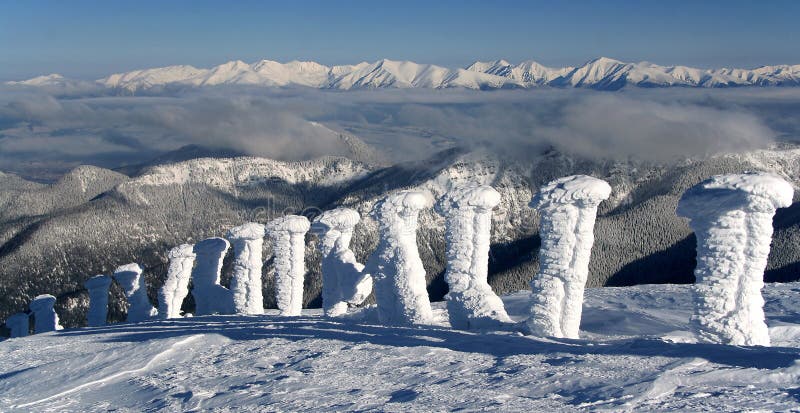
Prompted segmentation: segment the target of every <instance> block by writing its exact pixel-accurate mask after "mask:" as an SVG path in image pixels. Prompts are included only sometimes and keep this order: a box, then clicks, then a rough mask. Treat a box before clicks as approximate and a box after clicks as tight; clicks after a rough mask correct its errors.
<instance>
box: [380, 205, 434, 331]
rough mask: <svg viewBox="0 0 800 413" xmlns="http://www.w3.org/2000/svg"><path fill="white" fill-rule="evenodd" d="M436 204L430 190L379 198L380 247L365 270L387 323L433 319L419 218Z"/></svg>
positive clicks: (382, 319)
mask: <svg viewBox="0 0 800 413" xmlns="http://www.w3.org/2000/svg"><path fill="white" fill-rule="evenodd" d="M431 204H432V199H431V196H430V194H429V193H428V192H422V191H401V192H397V193H395V194H392V195H389V196H388V197H386V198H384V199H383V200H382V201H380V202H378V203H377V204H376V205H375V207H374V209H373V214H374V215H375V217H376V219H377V220H378V225H379V227H380V237H381V238H380V242H379V243H378V248H377V249H376V250H375V252H374V253H373V254H372V256H370V259H369V262H367V267H366V268H365V271H366V272H367V273H369V274H372V278H373V281H374V286H375V299H376V301H377V303H378V317H379V318H380V320H381V322H382V323H384V324H399V325H402V324H426V323H430V322H432V320H433V312H432V310H431V303H430V300H429V299H428V291H427V289H426V282H425V268H424V267H423V266H422V260H421V259H420V257H419V251H418V250H417V226H418V223H417V218H418V216H419V212H420V211H421V210H422V209H424V208H429V207H430V206H431Z"/></svg>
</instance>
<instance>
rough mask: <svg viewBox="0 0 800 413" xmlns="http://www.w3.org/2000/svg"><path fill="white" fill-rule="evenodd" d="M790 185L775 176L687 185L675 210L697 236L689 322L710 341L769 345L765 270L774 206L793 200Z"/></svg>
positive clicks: (731, 177)
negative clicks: (691, 313) (765, 303)
mask: <svg viewBox="0 0 800 413" xmlns="http://www.w3.org/2000/svg"><path fill="white" fill-rule="evenodd" d="M793 194H794V190H793V189H792V186H791V185H790V184H789V183H788V182H786V181H785V180H783V179H782V178H780V177H779V176H777V175H773V174H769V173H746V174H739V175H716V176H713V177H711V178H709V179H707V180H705V181H703V182H701V183H699V184H697V185H695V186H694V187H692V188H689V189H688V190H687V191H686V192H685V193H684V194H683V197H682V198H681V200H680V202H679V203H678V208H677V214H678V215H679V216H682V217H685V218H689V220H690V221H689V225H690V226H691V227H692V229H693V230H694V232H695V235H696V236H697V266H696V267H695V270H694V274H695V278H696V281H695V286H694V303H695V312H694V315H693V317H692V323H693V326H694V329H695V332H696V333H697V334H698V336H699V337H700V338H702V339H704V340H706V341H709V342H713V343H723V344H732V345H761V346H768V345H770V338H769V333H768V331H767V325H766V324H765V322H764V310H763V307H764V299H763V298H762V296H761V288H762V287H763V286H764V268H765V267H766V265H767V256H768V255H769V250H770V242H771V240H772V217H773V215H775V210H776V209H777V208H786V207H788V206H790V205H791V204H792V196H793Z"/></svg>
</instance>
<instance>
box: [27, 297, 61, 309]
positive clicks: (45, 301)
mask: <svg viewBox="0 0 800 413" xmlns="http://www.w3.org/2000/svg"><path fill="white" fill-rule="evenodd" d="M55 304H56V297H54V296H52V295H50V294H42V295H37V296H36V297H35V298H34V299H33V301H31V304H30V306H29V307H30V309H31V311H33V312H34V313H37V312H39V311H43V310H48V309H51V308H53V306H54V305H55Z"/></svg>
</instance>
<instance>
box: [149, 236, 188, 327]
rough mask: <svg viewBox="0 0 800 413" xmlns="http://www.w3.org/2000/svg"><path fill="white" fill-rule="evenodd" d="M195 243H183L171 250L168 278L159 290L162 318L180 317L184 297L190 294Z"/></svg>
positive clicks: (159, 309) (159, 308)
mask: <svg viewBox="0 0 800 413" xmlns="http://www.w3.org/2000/svg"><path fill="white" fill-rule="evenodd" d="M193 250H194V245H191V244H181V245H178V246H177V247H175V248H173V249H171V250H169V255H168V256H169V267H168V268H167V279H166V280H165V281H164V285H163V286H161V289H160V290H158V315H159V316H160V317H161V318H179V317H180V316H181V305H183V299H184V298H186V295H187V294H189V280H190V279H191V278H192V267H193V266H194V259H195V257H196V256H197V255H196V254H195V253H194V251H193Z"/></svg>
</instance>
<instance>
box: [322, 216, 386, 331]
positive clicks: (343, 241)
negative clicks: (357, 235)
mask: <svg viewBox="0 0 800 413" xmlns="http://www.w3.org/2000/svg"><path fill="white" fill-rule="evenodd" d="M360 220H361V216H359V215H358V211H356V210H354V209H350V208H336V209H333V210H330V211H325V212H323V213H322V215H320V216H318V217H317V218H316V219H315V220H314V223H313V224H312V226H311V230H312V231H313V232H314V233H316V234H318V235H319V243H318V246H319V250H320V252H321V253H322V308H323V309H324V311H325V315H326V316H328V317H335V316H338V315H342V314H344V313H346V312H347V307H348V304H350V305H358V304H361V303H362V302H364V300H365V299H366V298H367V296H369V294H370V292H372V277H371V276H370V275H369V274H366V273H364V272H363V270H364V265H363V264H361V263H359V262H358V261H357V260H356V256H355V254H353V251H352V250H351V249H350V240H351V239H352V238H353V228H355V226H356V224H358V222H359V221H360Z"/></svg>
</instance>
